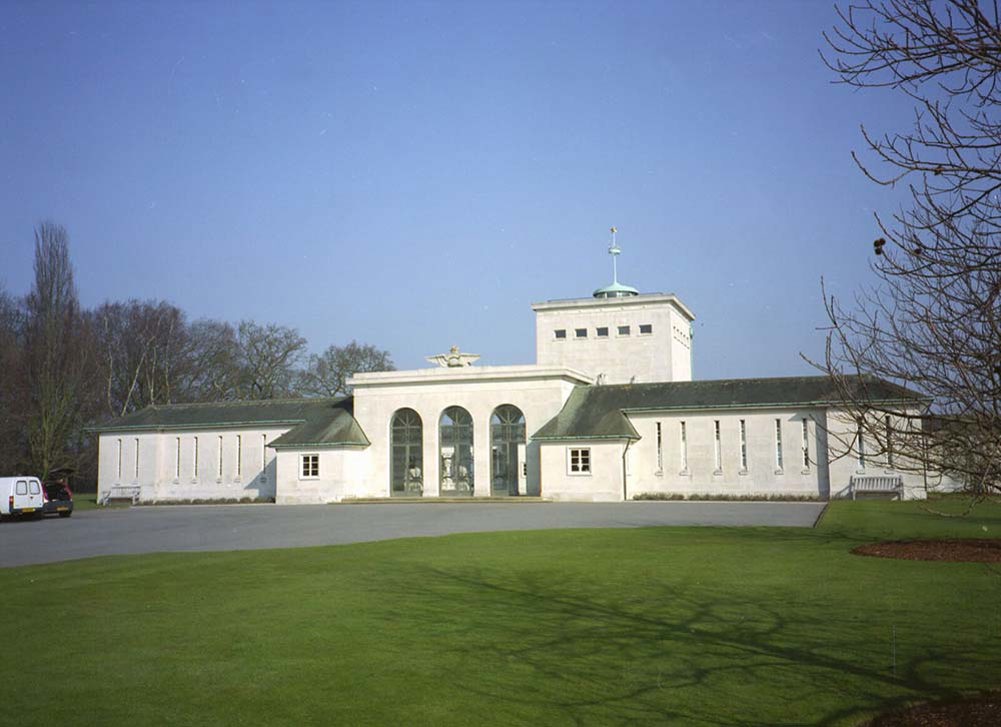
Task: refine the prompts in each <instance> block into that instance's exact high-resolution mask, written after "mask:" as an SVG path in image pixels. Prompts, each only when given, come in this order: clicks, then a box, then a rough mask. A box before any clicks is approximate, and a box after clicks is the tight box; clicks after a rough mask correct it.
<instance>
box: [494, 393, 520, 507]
mask: <svg viewBox="0 0 1001 727" xmlns="http://www.w3.org/2000/svg"><path fill="white" fill-rule="evenodd" d="M524 452H525V415H524V414H522V413H521V409H519V408H518V407H516V406H512V405H510V404H504V405H502V406H499V407H497V408H496V409H494V413H493V416H492V417H490V494H491V495H494V496H505V495H517V494H518V492H519V488H518V482H519V480H522V479H524V467H525V464H524Z"/></svg>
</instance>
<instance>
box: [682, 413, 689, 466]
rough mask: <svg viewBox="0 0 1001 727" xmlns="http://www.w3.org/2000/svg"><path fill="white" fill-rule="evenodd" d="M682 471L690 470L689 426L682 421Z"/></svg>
mask: <svg viewBox="0 0 1001 727" xmlns="http://www.w3.org/2000/svg"><path fill="white" fill-rule="evenodd" d="M680 452H681V471H682V472H687V471H688V427H686V426H685V422H681V449H680Z"/></svg>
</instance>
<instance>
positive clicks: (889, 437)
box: [886, 414, 893, 469]
mask: <svg viewBox="0 0 1001 727" xmlns="http://www.w3.org/2000/svg"><path fill="white" fill-rule="evenodd" d="M886 466H887V467H889V468H890V469H893V426H892V425H891V424H890V415H889V414H887V415H886Z"/></svg>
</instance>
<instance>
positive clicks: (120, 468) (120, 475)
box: [118, 439, 122, 481]
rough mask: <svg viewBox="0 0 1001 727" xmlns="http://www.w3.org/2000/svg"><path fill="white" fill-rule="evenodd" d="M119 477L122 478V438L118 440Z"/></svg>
mask: <svg viewBox="0 0 1001 727" xmlns="http://www.w3.org/2000/svg"><path fill="white" fill-rule="evenodd" d="M118 479H119V481H121V479H122V440H121V439H119V440H118Z"/></svg>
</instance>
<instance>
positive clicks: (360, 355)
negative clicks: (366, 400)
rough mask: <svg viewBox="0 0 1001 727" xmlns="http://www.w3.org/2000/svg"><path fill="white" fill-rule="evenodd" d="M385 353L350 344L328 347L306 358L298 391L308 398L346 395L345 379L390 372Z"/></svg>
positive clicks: (390, 366)
mask: <svg viewBox="0 0 1001 727" xmlns="http://www.w3.org/2000/svg"><path fill="white" fill-rule="evenodd" d="M395 368H396V367H395V366H393V360H392V358H390V355H389V351H382V350H380V349H378V348H376V347H375V346H371V345H368V344H360V343H358V342H357V341H352V342H351V343H349V344H348V345H346V346H330V347H328V348H327V350H326V351H324V352H323V353H321V354H319V355H315V354H314V355H312V356H310V357H309V365H308V366H307V367H306V370H305V371H303V373H302V377H301V380H300V381H301V383H300V389H301V391H302V392H303V393H305V394H307V395H310V396H343V395H346V394H349V393H350V390H349V388H350V387H348V383H347V382H348V379H349V378H350V377H351V376H353V375H354V374H358V373H363V372H366V371H393V370H395Z"/></svg>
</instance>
